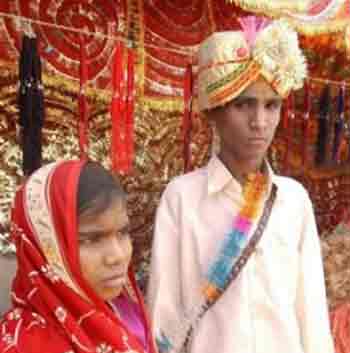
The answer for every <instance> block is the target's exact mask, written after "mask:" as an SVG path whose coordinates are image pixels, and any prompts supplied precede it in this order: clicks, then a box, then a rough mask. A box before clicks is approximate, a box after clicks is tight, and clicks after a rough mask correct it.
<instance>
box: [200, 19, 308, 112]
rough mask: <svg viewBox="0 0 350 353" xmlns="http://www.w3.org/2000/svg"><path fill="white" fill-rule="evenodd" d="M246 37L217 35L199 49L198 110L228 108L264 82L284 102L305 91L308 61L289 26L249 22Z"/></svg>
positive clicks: (236, 33) (245, 23) (234, 33)
mask: <svg viewBox="0 0 350 353" xmlns="http://www.w3.org/2000/svg"><path fill="white" fill-rule="evenodd" d="M240 23H241V26H242V29H243V30H242V31H226V32H215V33H213V34H212V35H211V36H210V37H208V38H207V39H206V40H204V41H203V43H202V44H201V46H200V48H199V57H198V64H199V71H198V106H199V110H200V111H204V110H210V109H212V108H215V107H218V106H222V105H224V104H225V103H227V102H229V101H231V100H232V99H234V98H236V97H237V96H239V95H240V94H241V93H242V92H243V91H244V90H245V89H246V88H247V87H248V86H249V85H250V84H252V83H253V82H254V81H256V80H257V79H258V78H259V77H260V76H262V77H264V78H265V79H266V80H267V81H268V82H269V83H270V84H271V86H272V87H273V88H274V89H275V91H276V92H277V93H278V94H279V95H280V96H281V97H282V98H285V97H286V96H288V94H289V93H290V91H292V90H296V89H299V88H301V87H302V86H303V81H304V79H305V77H306V75H307V68H306V61H305V58H304V55H303V53H302V51H301V49H300V48H299V43H298V35H297V33H296V32H295V31H294V30H293V29H292V28H291V27H290V26H289V24H288V23H287V22H285V21H284V20H275V21H272V22H268V20H266V19H264V18H261V17H255V16H249V17H246V18H242V19H241V20H240Z"/></svg>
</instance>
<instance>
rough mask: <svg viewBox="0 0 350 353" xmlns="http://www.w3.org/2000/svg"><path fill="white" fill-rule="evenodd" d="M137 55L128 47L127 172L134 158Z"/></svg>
mask: <svg viewBox="0 0 350 353" xmlns="http://www.w3.org/2000/svg"><path fill="white" fill-rule="evenodd" d="M134 66H135V57H134V50H133V49H131V48H129V49H128V81H127V97H126V99H127V101H126V103H127V107H126V141H125V144H126V165H125V168H126V170H125V172H130V171H131V170H132V167H133V160H134V101H135V89H134V86H135V79H134V75H135V72H134Z"/></svg>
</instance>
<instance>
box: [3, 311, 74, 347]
mask: <svg viewBox="0 0 350 353" xmlns="http://www.w3.org/2000/svg"><path fill="white" fill-rule="evenodd" d="M70 349H71V347H70V345H69V343H68V342H67V341H66V340H65V339H64V334H63V333H62V332H61V331H60V330H59V329H58V327H56V326H54V325H53V324H52V323H49V322H47V321H46V320H45V319H44V318H43V317H42V316H40V315H39V314H37V313H35V312H34V311H30V310H25V309H22V308H14V309H12V310H10V311H8V312H7V313H6V314H5V315H4V317H3V318H2V320H1V322H0V353H5V352H6V353H37V352H50V353H64V352H68V351H69V350H70Z"/></svg>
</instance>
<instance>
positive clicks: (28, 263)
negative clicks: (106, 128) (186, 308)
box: [0, 161, 155, 353]
mask: <svg viewBox="0 0 350 353" xmlns="http://www.w3.org/2000/svg"><path fill="white" fill-rule="evenodd" d="M83 165H84V162H81V161H67V162H59V163H52V164H49V165H47V166H45V167H43V168H40V169H39V170H38V171H36V172H35V173H34V174H33V175H32V176H31V177H30V178H29V179H28V180H27V182H26V183H25V185H24V186H23V187H22V188H21V189H20V190H19V191H18V192H17V194H16V198H15V203H14V207H13V210H12V222H11V235H12V237H13V239H14V241H15V243H16V248H17V262H18V270H17V274H16V277H15V279H14V281H13V285H12V301H13V308H12V309H11V310H10V311H9V312H8V313H7V314H5V316H4V318H3V320H2V322H1V341H0V352H1V353H5V352H8V353H13V352H19V353H34V352H35V353H38V352H45V353H73V352H79V353H83V352H84V353H85V352H94V353H95V352H96V353H119V352H125V353H126V352H129V353H131V352H133V353H141V352H148V353H154V352H155V346H154V343H153V339H152V335H151V333H150V328H149V327H150V326H149V322H148V319H147V316H146V313H145V308H144V304H143V300H142V297H141V294H140V292H139V290H138V288H137V286H136V283H135V279H134V276H133V272H132V270H131V269H130V270H129V284H128V286H127V287H128V288H125V290H124V295H126V296H128V298H130V300H133V301H134V303H136V304H137V305H138V306H139V308H140V312H141V320H142V322H143V324H144V327H145V332H146V346H147V347H146V348H145V347H144V345H143V344H142V343H141V342H140V340H139V339H138V337H136V336H135V334H133V333H132V332H131V331H130V330H129V329H128V327H127V326H126V325H125V324H124V323H123V322H122V321H121V320H120V319H119V318H118V317H116V315H115V314H114V313H113V311H112V310H111V309H110V307H109V306H108V305H107V304H106V303H105V302H104V301H103V300H102V299H100V298H99V297H98V296H97V294H96V293H95V292H94V291H93V289H92V288H91V287H90V286H89V284H88V283H87V282H86V281H85V280H84V278H83V276H82V273H81V270H80V263H79V248H78V242H77V232H78V219H77V204H76V203H77V189H78V180H79V175H80V172H81V169H82V166H83Z"/></svg>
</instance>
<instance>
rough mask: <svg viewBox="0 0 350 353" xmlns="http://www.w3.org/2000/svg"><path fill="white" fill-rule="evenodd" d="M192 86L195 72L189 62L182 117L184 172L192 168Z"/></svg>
mask: <svg viewBox="0 0 350 353" xmlns="http://www.w3.org/2000/svg"><path fill="white" fill-rule="evenodd" d="M192 88H193V74H192V66H191V65H190V64H189V65H187V67H186V72H185V81H184V115H183V119H182V138H183V159H184V172H185V173H186V172H188V171H190V170H191V148H190V147H191V144H190V143H191V129H192V119H191V113H192Z"/></svg>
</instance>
